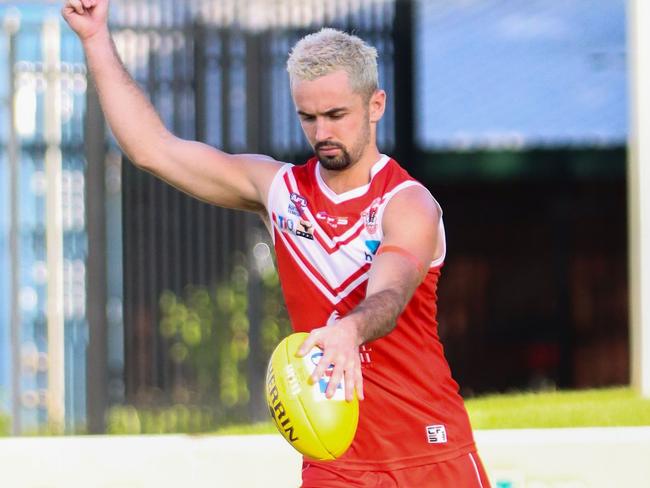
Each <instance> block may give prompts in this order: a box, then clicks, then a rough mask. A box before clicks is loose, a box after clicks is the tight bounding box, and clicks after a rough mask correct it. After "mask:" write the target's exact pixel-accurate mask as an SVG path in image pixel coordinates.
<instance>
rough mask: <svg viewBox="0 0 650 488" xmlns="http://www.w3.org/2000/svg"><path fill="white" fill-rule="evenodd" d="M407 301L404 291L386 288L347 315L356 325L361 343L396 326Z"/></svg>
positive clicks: (386, 332)
mask: <svg viewBox="0 0 650 488" xmlns="http://www.w3.org/2000/svg"><path fill="white" fill-rule="evenodd" d="M405 302H406V296H405V294H404V293H400V292H398V291H396V290H394V289H386V290H382V291H379V292H377V293H375V294H373V295H370V296H369V297H367V298H366V299H365V300H363V301H362V302H361V303H360V304H359V305H357V306H356V307H355V308H354V309H353V310H352V311H351V312H350V313H349V314H348V315H346V318H350V319H352V321H353V323H354V325H355V327H356V331H357V337H358V342H359V345H361V344H365V343H366V342H370V341H373V340H375V339H379V338H380V337H383V336H385V335H388V334H389V333H390V332H391V331H392V330H393V329H394V328H395V325H396V324H397V318H398V317H399V315H400V314H401V313H402V310H403V309H404V306H405V305H406V303H405Z"/></svg>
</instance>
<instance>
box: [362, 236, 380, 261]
mask: <svg viewBox="0 0 650 488" xmlns="http://www.w3.org/2000/svg"><path fill="white" fill-rule="evenodd" d="M365 244H366V249H367V251H364V254H365V256H366V262H368V263H372V258H373V256H374V255H375V254H377V249H379V244H381V241H377V240H374V239H370V240H367V241H366V242H365Z"/></svg>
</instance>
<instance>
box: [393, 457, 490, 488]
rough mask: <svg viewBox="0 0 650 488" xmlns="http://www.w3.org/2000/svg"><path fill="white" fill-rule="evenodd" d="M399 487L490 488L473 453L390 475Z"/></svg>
mask: <svg viewBox="0 0 650 488" xmlns="http://www.w3.org/2000/svg"><path fill="white" fill-rule="evenodd" d="M391 475H392V477H393V479H394V480H395V483H396V485H397V486H399V487H412V486H418V487H423V488H424V487H427V488H490V481H489V480H488V477H487V474H486V473H485V469H484V468H483V464H482V463H481V459H480V458H479V457H478V455H477V454H476V453H475V452H473V453H469V454H463V455H462V456H459V457H457V458H455V459H451V460H449V461H444V462H441V463H435V464H427V465H424V466H418V467H415V468H406V469H400V470H397V471H393V472H392V473H391Z"/></svg>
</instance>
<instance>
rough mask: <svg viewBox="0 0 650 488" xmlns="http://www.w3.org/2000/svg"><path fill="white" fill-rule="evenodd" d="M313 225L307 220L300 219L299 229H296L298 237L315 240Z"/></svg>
mask: <svg viewBox="0 0 650 488" xmlns="http://www.w3.org/2000/svg"><path fill="white" fill-rule="evenodd" d="M312 227H313V225H312V223H311V222H308V221H306V220H303V219H300V222H298V228H297V229H296V235H297V236H298V237H304V238H305V239H310V240H314V231H313V230H312Z"/></svg>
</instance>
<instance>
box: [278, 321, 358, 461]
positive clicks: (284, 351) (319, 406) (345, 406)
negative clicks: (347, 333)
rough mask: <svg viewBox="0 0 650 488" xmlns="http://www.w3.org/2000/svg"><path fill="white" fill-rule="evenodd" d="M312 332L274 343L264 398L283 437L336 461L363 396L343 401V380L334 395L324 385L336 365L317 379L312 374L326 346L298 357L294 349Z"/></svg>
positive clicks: (307, 453) (310, 454)
mask: <svg viewBox="0 0 650 488" xmlns="http://www.w3.org/2000/svg"><path fill="white" fill-rule="evenodd" d="M307 336H308V334H306V333H304V332H298V333H295V334H291V335H289V336H288V337H286V338H284V339H283V340H282V342H280V344H278V346H277V347H276V348H275V350H274V351H273V354H271V359H270V360H269V366H268V369H267V373H266V402H267V404H268V406H269V410H270V412H271V417H273V420H274V422H275V426H276V427H277V428H278V430H279V431H280V433H281V434H282V435H283V436H284V438H285V439H286V440H287V441H288V442H289V443H290V444H291V445H292V446H293V447H294V448H295V449H297V450H298V451H299V452H300V453H302V454H303V455H305V456H307V457H308V458H311V459H318V460H332V459H336V458H337V457H339V456H341V455H342V454H343V453H344V452H345V451H346V449H347V448H348V447H350V444H351V443H352V439H354V434H355V433H356V431H357V423H358V420H359V401H358V400H357V397H356V395H355V397H354V400H353V401H351V402H348V401H346V400H345V388H344V387H343V381H341V383H339V384H338V385H337V388H336V393H335V394H334V396H333V397H332V398H331V399H328V398H327V397H326V396H325V389H326V388H327V384H328V381H329V375H331V374H332V369H333V368H332V367H331V366H330V368H328V369H327V372H326V374H325V375H324V376H323V377H322V378H321V380H320V381H319V382H317V383H314V384H310V382H309V376H310V375H311V374H312V373H313V371H314V368H315V367H316V365H317V364H318V362H319V361H320V358H321V357H322V355H323V351H322V350H321V349H319V348H318V347H315V348H313V349H312V350H311V351H310V352H309V353H308V354H307V355H306V356H304V357H302V358H299V357H297V356H296V352H297V351H298V348H299V347H300V346H301V344H302V343H303V342H304V340H305V339H306V338H307Z"/></svg>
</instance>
